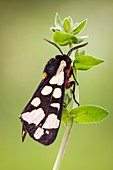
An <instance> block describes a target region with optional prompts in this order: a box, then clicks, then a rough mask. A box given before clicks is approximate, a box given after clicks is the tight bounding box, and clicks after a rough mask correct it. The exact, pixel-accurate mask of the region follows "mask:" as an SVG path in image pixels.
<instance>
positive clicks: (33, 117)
mask: <svg viewBox="0 0 113 170" xmlns="http://www.w3.org/2000/svg"><path fill="white" fill-rule="evenodd" d="M44 117H45V114H44V111H43V110H42V108H39V109H35V110H33V111H31V112H26V113H23V114H22V119H23V120H25V121H26V122H28V123H29V124H31V123H34V124H36V125H38V124H39V123H40V122H41V121H42V119H43V118H44Z"/></svg>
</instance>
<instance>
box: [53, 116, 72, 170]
mask: <svg viewBox="0 0 113 170" xmlns="http://www.w3.org/2000/svg"><path fill="white" fill-rule="evenodd" d="M72 125H73V118H72V117H71V118H70V119H69V121H68V125H67V127H66V130H65V134H64V137H63V139H62V143H61V146H60V149H59V152H58V155H57V158H56V161H55V164H54V167H53V170H58V169H59V167H60V164H61V161H62V158H63V155H64V152H65V150H66V146H67V143H68V139H69V135H70V131H71V128H72Z"/></svg>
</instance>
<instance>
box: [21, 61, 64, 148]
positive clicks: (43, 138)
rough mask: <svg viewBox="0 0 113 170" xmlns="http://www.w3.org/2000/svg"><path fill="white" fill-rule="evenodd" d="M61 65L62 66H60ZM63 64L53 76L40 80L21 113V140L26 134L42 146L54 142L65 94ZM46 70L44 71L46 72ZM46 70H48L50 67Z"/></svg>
mask: <svg viewBox="0 0 113 170" xmlns="http://www.w3.org/2000/svg"><path fill="white" fill-rule="evenodd" d="M62 63H63V64H64V66H62V65H63V64H62ZM61 64H62V65H61ZM65 64H66V62H65V61H64V60H62V61H60V63H59V64H58V66H57V67H56V69H57V70H56V71H55V72H54V75H52V76H50V75H48V73H47V77H46V78H45V79H44V80H42V82H41V83H40V85H39V86H38V88H37V90H36V92H35V93H34V95H33V97H32V98H31V100H30V101H29V103H28V104H27V106H26V107H25V109H24V110H23V112H22V113H21V116H20V119H21V121H22V124H23V140H24V138H25V135H26V132H28V133H29V135H30V136H31V137H32V138H33V139H34V140H36V141H38V142H40V143H42V144H43V145H50V144H51V143H53V141H54V140H55V138H56V136H57V132H58V129H59V126H60V122H61V114H62V106H63V98H64V93H65V82H66V69H65V66H66V65H65ZM47 66H48V64H47ZM53 67H54V66H53ZM63 67H64V68H63ZM46 68H47V67H45V70H47V69H46ZM48 68H49V69H50V67H48ZM49 71H50V70H49Z"/></svg>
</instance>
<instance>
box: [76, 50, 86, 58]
mask: <svg viewBox="0 0 113 170" xmlns="http://www.w3.org/2000/svg"><path fill="white" fill-rule="evenodd" d="M82 55H85V50H82V51H80V52H79V56H82ZM75 58H76V56H75Z"/></svg>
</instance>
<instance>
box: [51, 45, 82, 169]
mask: <svg viewBox="0 0 113 170" xmlns="http://www.w3.org/2000/svg"><path fill="white" fill-rule="evenodd" d="M69 48H72V43H69ZM76 99H77V101H78V102H79V89H78V88H77V93H76ZM76 107H78V105H77V104H76V103H75V102H74V104H73V108H76ZM72 125H73V117H70V118H69V121H68V124H67V126H66V130H65V133H64V136H63V139H62V143H61V146H60V149H59V152H58V155H57V158H56V161H55V164H54V166H53V170H59V167H60V164H61V162H62V158H63V156H64V152H65V150H66V146H67V143H68V139H69V136H70V132H71V128H72Z"/></svg>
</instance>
